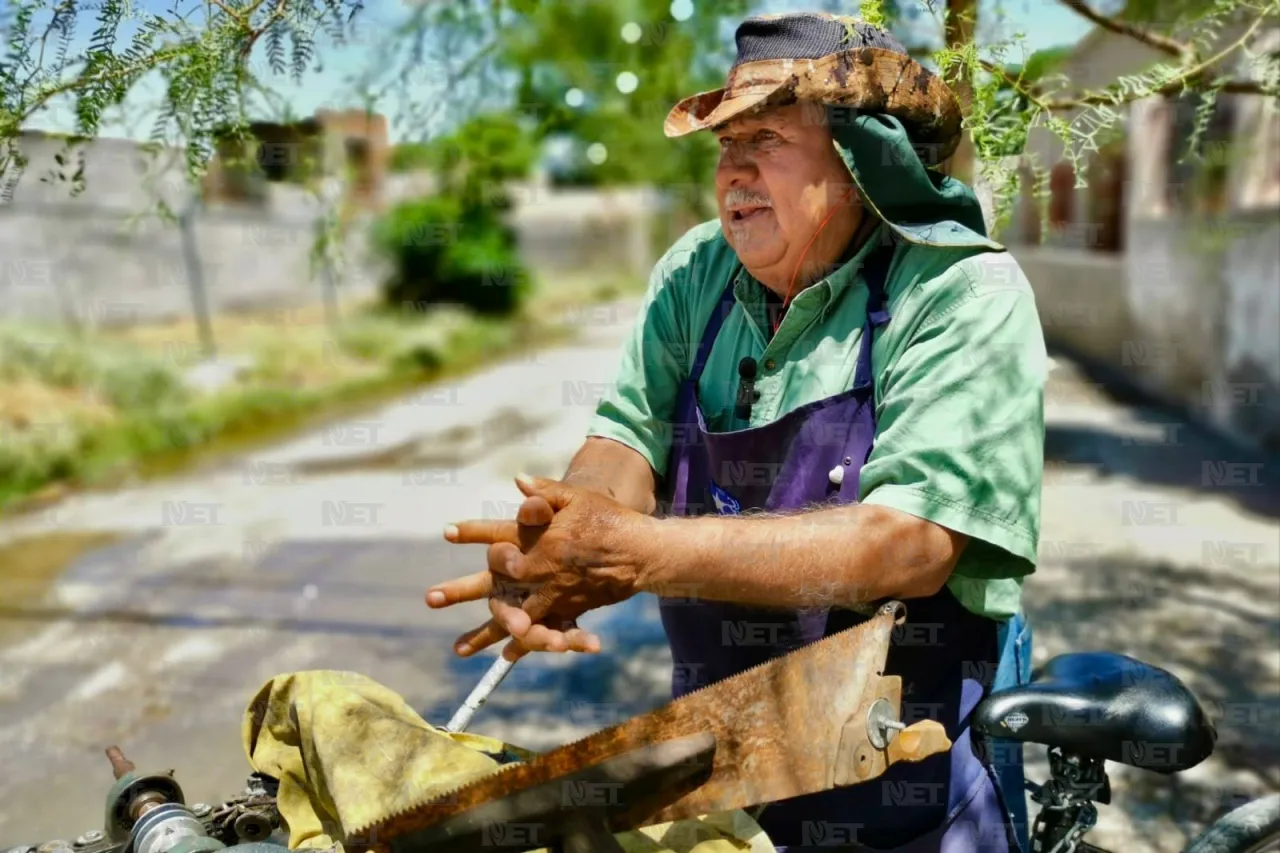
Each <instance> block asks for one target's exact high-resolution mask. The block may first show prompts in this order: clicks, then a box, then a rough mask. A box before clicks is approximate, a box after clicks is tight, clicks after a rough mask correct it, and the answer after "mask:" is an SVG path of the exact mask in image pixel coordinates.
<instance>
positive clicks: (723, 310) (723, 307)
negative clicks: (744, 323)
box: [689, 274, 737, 385]
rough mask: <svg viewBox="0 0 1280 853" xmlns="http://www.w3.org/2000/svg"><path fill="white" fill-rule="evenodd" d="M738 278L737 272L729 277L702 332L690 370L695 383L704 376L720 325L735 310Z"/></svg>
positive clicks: (690, 375) (691, 378) (691, 379)
mask: <svg viewBox="0 0 1280 853" xmlns="http://www.w3.org/2000/svg"><path fill="white" fill-rule="evenodd" d="M736 279H737V275H736V274H735V275H732V276H730V277H729V283H728V284H727V285H725V288H724V293H722V294H720V302H719V303H717V305H716V308H715V310H714V311H712V312H711V318H710V319H709V320H707V328H706V329H705V330H704V331H703V332H702V340H701V341H700V342H699V343H698V351H697V353H696V354H695V355H694V361H693V368H692V369H691V370H690V371H689V379H690V381H692V382H693V383H694V384H695V385H696V384H697V382H698V380H699V379H701V378H702V371H703V368H705V367H706V366H707V356H708V355H709V354H710V353H711V347H712V346H713V345H714V344H715V342H716V336H717V335H719V334H720V327H721V326H723V325H724V320H725V318H726V317H728V316H729V312H730V311H732V310H733V306H734V301H733V283H734V281H735V280H736Z"/></svg>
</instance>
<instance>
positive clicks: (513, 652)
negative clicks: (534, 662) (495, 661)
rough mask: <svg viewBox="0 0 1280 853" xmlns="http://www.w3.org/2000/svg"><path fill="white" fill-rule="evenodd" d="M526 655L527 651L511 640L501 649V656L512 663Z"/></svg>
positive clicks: (516, 641) (517, 642)
mask: <svg viewBox="0 0 1280 853" xmlns="http://www.w3.org/2000/svg"><path fill="white" fill-rule="evenodd" d="M527 654H529V650H528V649H526V648H525V647H524V646H522V645H520V641H519V640H512V641H511V642H509V643H507V644H506V645H505V646H503V648H502V656H503V657H504V658H506V659H507V660H509V661H511V662H512V663H515V662H516V661H518V660H520V658H522V657H524V656H525V655H527Z"/></svg>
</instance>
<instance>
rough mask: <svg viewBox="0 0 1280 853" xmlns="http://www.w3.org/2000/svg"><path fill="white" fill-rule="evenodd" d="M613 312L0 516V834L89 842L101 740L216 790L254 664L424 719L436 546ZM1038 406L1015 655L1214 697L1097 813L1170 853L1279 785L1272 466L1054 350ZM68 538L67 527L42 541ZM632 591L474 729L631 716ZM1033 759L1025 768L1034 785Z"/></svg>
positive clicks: (462, 689) (438, 566)
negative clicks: (1213, 741) (231, 461)
mask: <svg viewBox="0 0 1280 853" xmlns="http://www.w3.org/2000/svg"><path fill="white" fill-rule="evenodd" d="M633 310H634V305H624V306H622V307H617V306H615V307H612V308H610V307H607V306H606V307H600V308H597V309H592V311H593V314H592V316H591V317H590V318H584V323H583V325H584V326H589V327H590V328H591V329H592V330H593V332H592V338H591V339H590V340H587V341H585V342H583V343H582V344H580V345H579V346H576V347H574V348H566V349H560V350H553V351H548V352H544V353H539V354H537V355H536V356H532V357H530V358H528V359H526V360H525V361H522V362H520V363H512V364H507V365H502V366H500V367H497V368H494V369H492V370H489V371H486V372H485V373H483V374H479V375H477V376H474V377H471V378H469V379H466V380H464V381H462V382H459V383H457V384H454V385H448V386H441V387H439V388H435V389H432V390H431V391H430V392H427V393H424V394H420V395H416V396H415V397H414V398H413V399H409V400H404V401H401V402H400V403H398V404H396V405H393V406H389V407H387V408H386V409H384V410H383V411H380V412H376V413H372V414H371V415H369V416H368V417H365V418H361V419H359V420H357V421H351V422H347V423H344V424H338V425H334V426H330V427H327V428H326V429H324V430H321V431H318V432H316V433H311V434H307V435H303V436H300V437H299V438H298V439H297V440H296V441H292V442H290V443H288V444H285V445H281V446H278V447H274V448H269V449H266V450H263V451H259V452H256V453H253V454H250V455H248V456H246V457H245V458H244V459H243V460H240V461H239V462H238V463H236V464H235V465H232V466H231V467H224V468H215V469H210V470H202V471H194V472H190V473H189V474H187V475H184V476H182V477H177V478H174V479H171V480H165V481H158V482H154V483H148V484H146V485H144V486H141V487H138V488H136V489H126V490H122V491H119V492H115V493H111V494H101V495H83V496H79V497H76V498H74V499H72V500H70V501H68V502H67V503H65V504H62V505H60V506H58V507H56V508H55V509H53V510H51V511H50V512H49V513H47V514H46V515H44V516H37V517H28V518H25V519H16V520H10V521H7V522H4V523H3V524H0V555H7V556H6V557H5V559H8V560H10V561H11V562H12V563H13V565H11V566H0V585H3V586H0V760H2V761H0V763H3V765H4V766H6V767H8V768H20V769H21V772H19V773H12V772H11V773H7V774H0V845H7V844H17V843H24V842H25V843H39V842H41V841H45V840H48V839H53V838H67V837H75V836H76V835H78V834H80V833H81V832H84V831H85V830H88V829H94V828H98V826H99V824H100V821H101V813H102V805H103V803H102V798H103V797H104V796H105V794H106V791H107V788H108V783H109V781H110V777H109V774H108V767H107V764H106V760H105V758H104V757H103V754H102V749H103V748H104V746H106V745H107V744H110V743H119V744H120V745H121V746H122V747H123V748H124V749H125V751H126V752H127V753H128V754H129V755H130V757H131V758H133V760H134V761H135V762H136V763H137V764H138V765H139V767H140V768H169V767H173V768H175V769H176V770H177V773H178V779H179V781H180V782H181V783H182V784H183V786H184V788H185V789H186V791H187V794H188V797H189V798H190V799H191V800H192V801H197V800H211V799H218V798H221V797H224V796H227V795H229V794H230V793H232V792H234V791H236V790H238V789H239V787H240V786H241V785H242V784H243V781H244V777H245V775H246V774H247V772H248V766H247V764H246V762H245V760H244V756H243V755H242V754H241V752H240V749H239V726H240V715H241V713H242V712H243V710H244V705H245V703H246V702H247V701H248V700H249V699H250V698H251V697H252V695H253V694H254V692H255V691H256V690H257V689H258V688H259V687H260V686H261V685H262V684H263V683H264V682H265V681H266V680H267V679H269V678H270V677H272V676H273V675H275V674H277V673H281V672H286V671H290V670H298V669H319V668H325V669H352V670H356V671H359V672H362V673H365V674H367V675H369V676H370V677H372V678H375V679H377V680H379V681H381V682H382V683H384V684H386V685H388V686H390V687H391V688H393V689H395V690H397V691H399V692H401V693H402V694H403V695H404V696H405V697H406V698H407V700H408V701H409V702H410V703H411V704H412V705H413V706H414V707H416V708H419V709H420V710H421V712H422V713H423V715H424V716H425V717H427V718H428V719H430V720H433V721H437V722H440V723H443V722H444V720H445V719H447V717H448V715H449V714H450V713H451V712H452V710H453V709H454V708H455V707H456V705H457V703H458V702H459V701H460V700H461V698H462V697H463V696H465V694H466V692H467V691H468V690H469V689H470V687H471V686H472V685H473V684H474V683H475V681H476V680H477V679H478V677H479V675H480V673H481V672H483V670H484V669H485V668H486V666H487V663H488V661H487V660H485V659H477V660H472V661H466V662H463V661H458V660H457V659H455V658H453V657H452V656H451V655H450V654H449V653H448V646H449V643H450V641H451V640H452V639H453V638H454V637H456V636H457V634H458V633H460V632H461V631H462V630H464V629H466V628H469V627H472V626H473V625H474V624H478V622H479V621H480V618H481V615H482V611H481V610H477V609H475V608H472V609H469V610H462V611H460V612H454V611H453V610H450V611H444V612H439V613H432V612H428V611H427V610H426V609H425V607H424V606H423V604H422V595H423V592H424V591H425V589H426V587H427V586H428V585H429V584H430V583H432V582H434V581H437V580H440V579H443V578H446V577H454V576H457V575H459V574H462V573H464V572H467V571H473V570H474V569H475V568H476V567H477V566H478V565H480V562H479V561H480V560H481V559H482V554H480V553H478V552H477V551H476V550H475V549H473V548H457V547H453V546H448V545H446V544H445V543H443V542H442V541H441V540H440V533H439V531H440V530H441V529H442V527H443V525H444V524H446V523H448V522H450V521H456V520H458V519H459V518H468V517H483V516H486V515H502V516H503V517H509V516H510V514H511V513H512V512H513V511H514V507H515V501H516V500H518V497H519V496H518V493H517V492H516V490H515V488H514V486H513V485H512V484H511V482H510V478H511V477H512V476H514V475H515V474H516V473H517V472H519V471H520V470H522V469H523V470H528V471H530V472H531V473H546V474H552V475H555V474H558V473H559V472H560V471H562V470H563V467H564V465H565V464H566V463H567V461H568V459H569V456H570V455H571V454H572V452H573V450H574V449H575V448H576V447H577V445H578V443H579V442H580V440H581V437H582V435H583V432H584V430H585V427H586V422H587V419H588V418H589V416H590V413H591V411H592V409H593V408H594V405H595V401H596V399H598V396H599V394H600V393H601V392H602V391H603V389H604V387H605V384H606V383H608V382H609V381H611V379H612V371H613V369H614V366H615V365H616V363H617V358H618V350H617V346H618V343H619V341H620V339H621V337H622V335H623V334H625V331H626V329H627V328H628V326H629V324H630V322H631V317H632V313H631V312H632V311H633ZM513 411H516V412H519V413H520V415H521V417H519V418H516V417H513V416H511V414H510V413H511V412H513ZM504 413H506V414H504ZM1047 417H1048V441H1047V457H1048V471H1047V473H1046V478H1045V488H1044V500H1043V509H1044V522H1043V531H1042V543H1041V564H1040V567H1039V569H1038V571H1037V572H1036V574H1035V575H1034V576H1033V577H1032V579H1031V580H1030V581H1029V582H1028V585H1027V591H1026V600H1027V608H1028V611H1029V613H1030V615H1031V618H1032V620H1033V622H1034V626H1035V630H1036V649H1035V652H1036V659H1037V661H1043V660H1045V659H1047V658H1048V657H1049V656H1051V655H1053V654H1057V653H1060V652H1064V651H1068V650H1088V649H1110V650H1113V651H1117V652H1123V653H1126V654H1130V655H1133V656H1135V657H1138V658H1142V659H1144V660H1146V661H1149V662H1151V663H1154V664H1157V665H1160V666H1164V667H1167V668H1168V669H1170V670H1172V671H1173V672H1174V673H1175V674H1177V675H1178V676H1180V677H1181V678H1183V679H1184V680H1185V681H1186V682H1187V683H1188V684H1189V685H1191V687H1192V688H1193V689H1194V690H1196V691H1197V692H1198V693H1199V694H1200V695H1201V696H1202V697H1203V698H1204V699H1205V701H1206V702H1207V703H1208V704H1209V705H1210V706H1211V707H1212V708H1213V709H1214V713H1215V715H1216V716H1217V717H1218V719H1219V726H1220V731H1221V738H1220V742H1219V748H1218V752H1217V754H1216V755H1215V756H1214V757H1213V758H1212V759H1211V760H1210V761H1209V762H1206V763H1205V764H1204V765H1203V766H1202V767H1200V768H1197V769H1196V770H1195V771H1193V772H1191V773H1186V774H1183V775H1181V776H1179V777H1177V778H1175V779H1166V778H1164V777H1160V776H1156V775H1154V774H1147V773H1140V772H1136V771H1134V772H1129V771H1128V770H1127V769H1126V768H1123V767H1117V766H1114V765H1112V766H1111V767H1110V771H1111V778H1112V781H1113V789H1114V801H1115V805H1114V806H1112V807H1110V808H1105V807H1104V808H1103V810H1102V820H1101V823H1100V826H1099V829H1098V830H1097V831H1095V833H1094V836H1093V840H1094V841H1095V843H1098V844H1101V845H1103V846H1106V847H1108V848H1110V849H1112V850H1114V851H1117V853H1120V851H1123V852H1124V853H1177V851H1180V850H1181V849H1182V846H1183V843H1184V842H1185V839H1186V838H1187V837H1188V836H1189V835H1190V834H1192V833H1193V832H1194V831H1196V830H1197V829H1198V827H1199V825H1200V823H1201V822H1202V821H1203V820H1205V819H1207V818H1209V817H1212V816H1213V815H1215V814H1217V813H1220V812H1221V811H1223V810H1225V808H1226V806H1227V805H1229V804H1230V803H1231V802H1232V801H1234V799H1235V798H1238V797H1241V796H1249V795H1254V794H1257V793H1260V792H1262V791H1267V790H1276V789H1280V778H1278V776H1277V767H1278V766H1280V761H1278V760H1277V759H1278V758H1280V739H1278V736H1277V732H1278V731H1280V725H1277V723H1278V721H1280V705H1278V704H1277V694H1278V692H1280V690H1278V684H1280V523H1278V521H1277V520H1278V519H1280V511H1278V510H1277V507H1276V505H1275V503H1274V500H1275V498H1276V494H1277V490H1276V488H1275V480H1274V477H1275V475H1276V469H1275V468H1274V467H1267V464H1270V463H1267V464H1263V463H1259V462H1257V461H1256V460H1254V459H1251V458H1249V457H1247V456H1243V455H1241V454H1240V453H1239V452H1238V451H1233V450H1230V449H1228V448H1224V447H1222V446H1221V445H1220V444H1219V443H1218V442H1216V441H1214V440H1213V439H1212V438H1210V437H1208V436H1206V435H1203V434H1201V433H1199V432H1198V431H1196V430H1195V429H1193V428H1192V427H1190V426H1189V425H1187V424H1185V423H1182V422H1179V421H1173V420H1171V419H1170V418H1169V417H1168V416H1161V415H1160V414H1158V413H1154V412H1150V411H1147V410H1145V409H1141V408H1135V407H1133V406H1129V405H1125V404H1122V403H1119V402H1117V401H1115V400H1113V399H1111V398H1110V397H1109V396H1108V395H1107V394H1106V393H1104V392H1102V391H1101V390H1100V389H1098V388H1097V387H1095V386H1093V385H1092V384H1091V383H1090V381H1089V379H1088V378H1087V377H1085V376H1084V375H1082V374H1081V373H1080V372H1079V371H1078V370H1076V369H1075V368H1074V366H1073V365H1071V364H1070V363H1068V362H1064V361H1060V362H1059V366H1058V367H1057V369H1056V370H1055V371H1054V372H1053V373H1052V375H1051V383H1050V389H1049V401H1048V411H1047ZM1206 464H1207V465H1208V466H1209V467H1208V468H1206ZM1233 466H1234V467H1233ZM1259 466H1261V467H1259ZM1206 471H1207V472H1208V473H1207V474H1206ZM1207 481H1208V482H1224V481H1225V482H1228V483H1235V484H1236V485H1233V486H1231V487H1229V488H1214V487H1206V485H1205V483H1206V482H1207ZM102 534H110V535H111V536H113V537H114V539H113V540H112V541H108V542H104V541H103V539H102V538H101V535H102ZM41 537H45V538H41ZM68 537H72V538H75V537H83V538H76V539H75V543H79V544H78V545H77V546H76V547H75V548H72V549H71V551H70V552H67V548H68V541H69V540H68ZM75 543H73V544H75ZM58 548H62V549H63V553H62V554H61V555H58V556H56V559H54V558H53V557H50V559H47V560H42V559H40V556H41V555H42V554H45V555H52V554H55V552H56V549H58ZM76 548H78V549H79V551H80V553H78V556H74V557H72V556H71V555H72V553H74V552H75V551H76ZM17 566H24V567H27V569H28V570H27V571H26V572H24V573H21V574H20V573H18V572H17V571H14V570H13V569H15V568H16V567H17ZM654 603H655V602H654V601H653V600H652V599H651V598H648V597H642V598H639V599H635V600H633V601H632V602H629V603H628V604H627V605H625V606H623V607H620V608H615V609H613V610H611V611H607V612H605V613H604V614H592V616H593V617H594V618H593V619H590V620H586V621H587V624H588V625H590V626H591V627H594V628H596V629H597V630H599V631H600V632H601V634H602V635H603V637H602V639H603V641H604V645H605V648H606V650H607V653H606V654H602V655H600V656H598V657H593V658H585V657H576V656H575V657H551V656H547V657H538V658H535V659H530V660H528V661H526V662H522V664H521V665H520V667H518V668H517V669H516V670H514V671H513V673H512V675H511V676H510V677H509V678H508V680H507V682H506V683H504V685H503V687H502V689H501V690H500V691H499V693H498V694H497V695H495V697H494V698H493V699H492V700H491V702H490V703H489V704H488V705H486V706H485V708H484V710H483V711H482V712H481V714H480V716H479V717H477V720H476V724H475V728H476V729H477V730H478V731H482V732H484V733H486V734H490V735H493V736H497V737H503V738H506V739H508V740H510V741H512V742H515V743H521V744H523V745H526V746H529V747H532V748H535V749H536V748H545V747H549V746H552V745H555V744H558V743H563V742H565V741H567V740H569V739H571V738H574V737H577V736H580V735H583V734H586V733H588V732H590V731H593V730H595V729H598V728H601V727H603V726H606V725H609V724H611V723H613V722H616V721H617V720H619V719H621V718H623V717H625V716H630V715H632V714H635V713H637V712H640V711H643V710H647V709H648V708H651V707H654V706H655V705H657V704H660V703H661V702H662V700H663V698H664V696H665V695H666V690H667V684H668V678H669V669H668V668H669V665H670V658H669V655H668V652H667V650H666V646H665V643H664V640H663V636H662V633H661V629H660V626H659V625H658V622H657V616H656V607H655V606H654ZM483 613H484V615H486V616H487V611H483ZM1042 755H1043V751H1042V750H1036V749H1033V750H1031V768H1030V770H1031V775H1032V777H1033V778H1035V779H1043V778H1044V774H1045V770H1046V768H1045V766H1044V764H1043V761H1042V760H1041V758H1042ZM51 792H56V795H55V794H51Z"/></svg>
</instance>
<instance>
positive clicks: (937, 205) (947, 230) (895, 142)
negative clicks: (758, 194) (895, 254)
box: [831, 114, 1004, 251]
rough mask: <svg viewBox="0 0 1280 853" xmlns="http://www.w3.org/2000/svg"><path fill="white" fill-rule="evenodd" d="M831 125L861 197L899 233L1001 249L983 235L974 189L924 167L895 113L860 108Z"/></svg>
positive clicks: (937, 243) (914, 238) (925, 240)
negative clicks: (860, 111) (865, 111)
mask: <svg viewBox="0 0 1280 853" xmlns="http://www.w3.org/2000/svg"><path fill="white" fill-rule="evenodd" d="M831 130H832V135H833V136H834V137H835V146H836V150H837V151H839V152H840V157H841V159H843V160H844V163H845V165H846V166H847V167H848V168H849V173H850V174H851V175H853V179H854V182H855V183H856V184H857V186H858V191H859V192H860V193H861V194H862V198H863V200H864V201H865V202H867V203H868V204H869V205H870V207H871V208H872V209H873V210H874V211H875V212H876V213H877V214H878V215H879V216H880V218H881V219H883V220H884V221H885V222H886V223H888V225H889V226H890V227H891V228H893V230H894V231H896V232H897V233H898V234H900V235H901V236H902V237H903V238H904V239H906V240H909V241H911V242H913V243H923V244H925V245H930V246H981V247H984V248H988V249H992V250H995V251H1004V246H1002V245H1000V244H999V243H997V242H995V241H994V240H991V239H989V238H988V237H987V227H986V223H985V222H984V221H983V217H982V207H981V205H979V204H978V197H977V195H975V194H974V192H973V190H972V189H970V188H969V187H968V186H967V185H966V184H964V183H963V182H962V181H958V180H956V179H955V178H951V177H948V176H946V175H943V174H942V173H941V172H938V171H936V170H933V169H927V168H925V165H924V163H922V162H921V160H920V158H919V157H918V156H917V155H916V153H915V150H914V149H913V148H912V147H911V142H910V140H909V138H908V137H907V132H906V130H905V129H904V128H903V126H902V123H901V122H899V121H898V119H896V118H894V117H893V116H890V115H881V114H864V115H859V116H857V117H855V118H853V120H852V121H833V122H832V127H831Z"/></svg>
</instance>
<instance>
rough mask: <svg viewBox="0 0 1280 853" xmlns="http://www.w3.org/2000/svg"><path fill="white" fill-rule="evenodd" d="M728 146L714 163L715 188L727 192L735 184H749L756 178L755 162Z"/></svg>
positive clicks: (733, 147)
mask: <svg viewBox="0 0 1280 853" xmlns="http://www.w3.org/2000/svg"><path fill="white" fill-rule="evenodd" d="M735 148H736V147H735V146H733V145H729V146H726V147H725V148H724V150H723V151H721V152H720V160H719V162H718V163H716V186H717V187H718V188H720V189H722V190H727V189H729V188H730V187H733V186H734V185H736V184H749V183H751V182H752V181H754V180H755V179H756V177H757V174H756V164H755V160H753V159H752V158H751V157H749V156H746V155H744V154H743V153H741V152H739V151H736V150H735Z"/></svg>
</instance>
